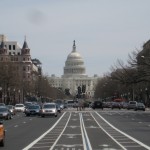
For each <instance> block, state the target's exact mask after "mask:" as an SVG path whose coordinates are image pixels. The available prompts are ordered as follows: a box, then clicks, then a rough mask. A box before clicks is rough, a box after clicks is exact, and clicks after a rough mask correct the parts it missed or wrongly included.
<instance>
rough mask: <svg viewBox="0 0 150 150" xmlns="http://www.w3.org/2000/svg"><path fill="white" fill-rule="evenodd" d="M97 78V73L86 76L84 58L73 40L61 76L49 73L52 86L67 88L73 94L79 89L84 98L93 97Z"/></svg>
mask: <svg viewBox="0 0 150 150" xmlns="http://www.w3.org/2000/svg"><path fill="white" fill-rule="evenodd" d="M99 79H100V77H98V76H97V75H94V76H93V77H88V75H87V74H86V68H85V65H84V60H83V58H82V56H81V55H80V53H78V52H77V50H76V44H75V41H74V42H73V48H72V51H71V53H70V54H69V55H68V56H67V59H66V62H65V66H64V74H63V75H62V76H61V77H57V76H55V75H54V74H53V75H51V77H49V83H50V84H51V86H52V87H56V88H59V89H61V90H63V91H64V92H65V90H66V89H68V90H69V92H70V94H71V95H73V96H76V95H77V94H78V92H79V89H81V94H84V96H85V97H86V98H93V97H94V91H95V86H96V84H97V82H98V80H99ZM83 88H84V90H83Z"/></svg>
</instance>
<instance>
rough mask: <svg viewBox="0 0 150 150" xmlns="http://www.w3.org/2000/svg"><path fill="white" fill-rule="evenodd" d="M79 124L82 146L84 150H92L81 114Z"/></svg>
mask: <svg viewBox="0 0 150 150" xmlns="http://www.w3.org/2000/svg"><path fill="white" fill-rule="evenodd" d="M80 124H81V132H82V139H83V145H84V150H92V147H91V143H90V140H89V138H88V135H87V132H86V129H85V125H84V121H83V117H82V114H81V113H80Z"/></svg>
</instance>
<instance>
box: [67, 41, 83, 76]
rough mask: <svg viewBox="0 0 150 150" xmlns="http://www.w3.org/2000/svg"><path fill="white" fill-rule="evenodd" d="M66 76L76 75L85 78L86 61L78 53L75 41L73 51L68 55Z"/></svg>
mask: <svg viewBox="0 0 150 150" xmlns="http://www.w3.org/2000/svg"><path fill="white" fill-rule="evenodd" d="M64 75H65V76H74V75H75V76H76V75H80V76H83V75H84V76H85V67H84V61H83V58H82V57H81V55H80V54H79V53H78V52H77V51H76V46H75V41H74V44H73V50H72V52H71V53H70V54H69V55H68V57H67V60H66V62H65V67H64Z"/></svg>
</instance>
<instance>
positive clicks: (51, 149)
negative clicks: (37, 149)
mask: <svg viewBox="0 0 150 150" xmlns="http://www.w3.org/2000/svg"><path fill="white" fill-rule="evenodd" d="M70 118H71V113H70V115H69V118H68V120H67V123H66V125H65V127H64V128H63V130H62V132H61V133H60V135H59V136H58V138H57V139H56V140H55V142H54V144H53V145H52V146H51V148H50V149H49V150H53V148H54V147H55V146H56V143H57V142H58V140H59V139H60V137H61V136H62V134H63V133H64V131H65V129H66V127H67V125H68V123H69V120H70Z"/></svg>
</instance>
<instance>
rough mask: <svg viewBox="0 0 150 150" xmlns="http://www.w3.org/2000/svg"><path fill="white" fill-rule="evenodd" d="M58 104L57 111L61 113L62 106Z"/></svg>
mask: <svg viewBox="0 0 150 150" xmlns="http://www.w3.org/2000/svg"><path fill="white" fill-rule="evenodd" d="M56 106H57V111H58V112H59V113H61V110H62V109H61V107H60V105H59V104H56Z"/></svg>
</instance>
